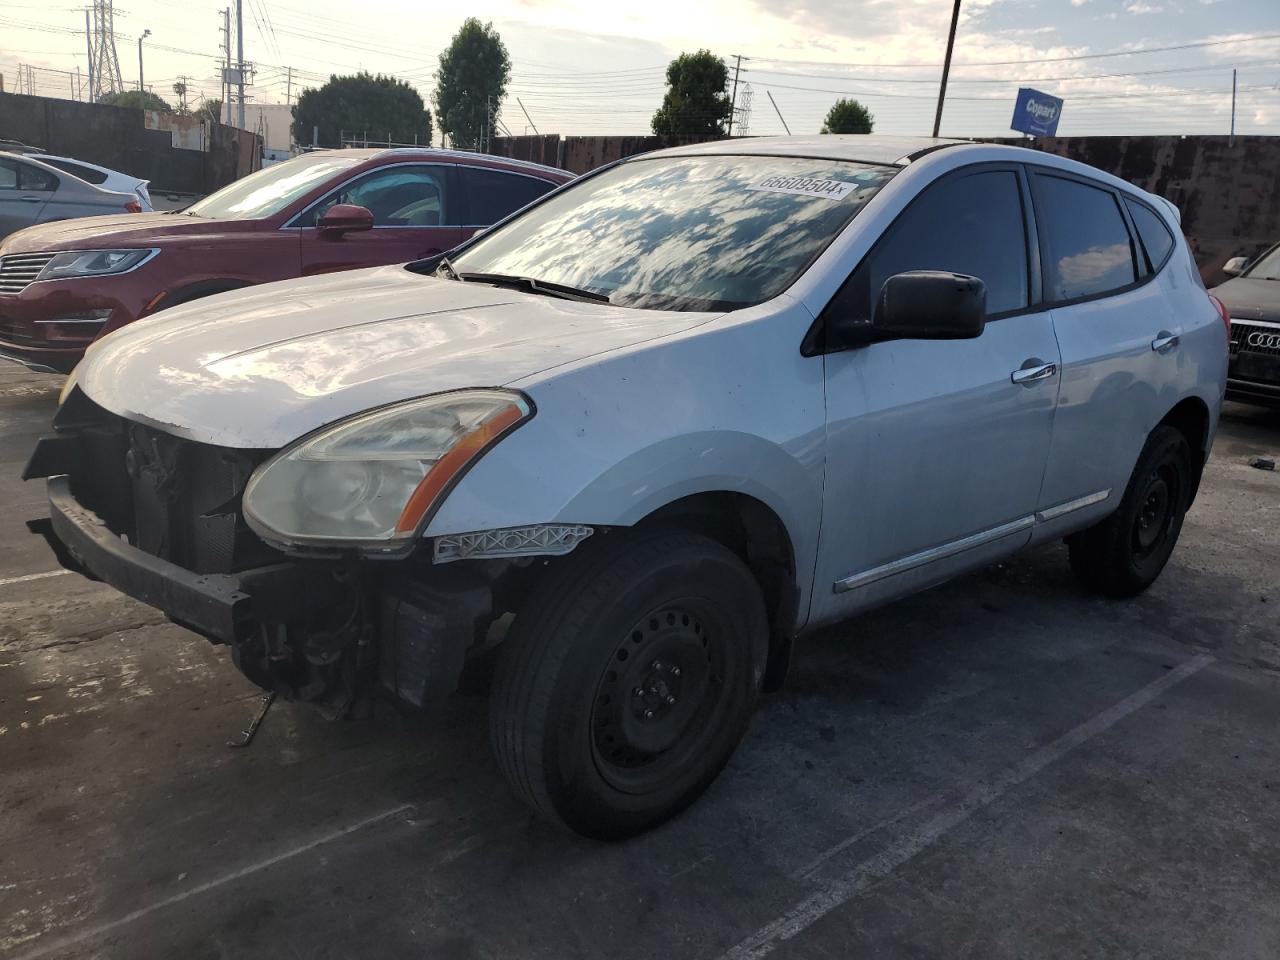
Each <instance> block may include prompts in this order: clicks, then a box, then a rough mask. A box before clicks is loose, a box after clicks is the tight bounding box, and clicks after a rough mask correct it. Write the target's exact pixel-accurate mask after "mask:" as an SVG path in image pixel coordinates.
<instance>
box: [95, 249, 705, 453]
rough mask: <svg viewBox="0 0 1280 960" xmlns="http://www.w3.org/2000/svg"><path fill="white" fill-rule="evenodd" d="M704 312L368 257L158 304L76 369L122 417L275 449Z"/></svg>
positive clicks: (527, 372)
mask: <svg viewBox="0 0 1280 960" xmlns="http://www.w3.org/2000/svg"><path fill="white" fill-rule="evenodd" d="M711 316H712V315H709V314H705V313H702V314H699V313H687V312H685V313H680V312H664V311H654V310H634V309H627V308H623V307H613V306H610V305H608V304H593V303H579V302H576V301H570V300H559V299H554V298H551V297H545V296H535V295H530V294H525V293H521V292H519V291H514V290H506V289H499V288H496V287H492V286H486V285H483V284H480V283H460V282H456V281H450V280H437V279H435V278H432V277H425V276H422V275H420V274H416V273H412V272H410V271H408V270H406V269H404V268H403V267H399V266H395V267H378V268H375V269H372V270H353V271H350V272H346V273H338V274H332V275H330V276H326V277H313V278H307V279H303V280H290V281H286V282H284V283H273V284H265V285H263V286H260V287H253V288H249V289H247V290H241V291H236V292H233V293H227V294H221V295H219V296H215V297H211V298H209V299H207V300H200V301H196V302H195V303H191V304H187V305H185V306H181V307H175V308H173V309H172V310H166V311H164V312H163V313H161V314H158V315H157V316H155V317H154V318H151V319H148V320H142V321H138V322H136V323H133V324H131V325H129V326H127V327H125V328H123V329H122V330H120V331H118V332H116V333H113V334H111V335H110V336H108V337H105V338H104V339H103V340H101V341H99V342H98V343H96V344H94V346H93V347H91V348H90V350H89V352H88V354H87V355H86V356H85V358H84V360H83V361H82V362H81V363H80V366H79V367H78V368H77V370H76V376H77V378H78V381H79V384H80V388H81V389H82V390H84V392H85V393H86V394H87V395H88V396H89V397H90V398H91V399H92V400H93V401H94V402H95V403H97V404H98V405H100V406H102V407H105V408H106V409H107V410H110V411H111V412H112V413H115V414H118V415H120V416H122V417H126V418H128V419H131V420H135V421H139V422H142V423H147V424H150V425H152V426H155V427H158V428H160V429H162V430H165V431H167V432H169V433H172V434H175V435H177V436H184V437H188V438H190V439H193V440H198V441H201V442H204V443H212V444H216V445H219V446H227V447H243V448H270V449H276V448H279V447H282V446H285V445H286V444H288V443H290V442H292V441H293V440H296V439H297V438H298V437H301V436H303V435H304V434H306V433H309V432H310V431H312V430H314V429H316V428H317V427H321V426H323V425H325V424H327V423H332V422H333V421H335V420H340V419H342V418H344V417H348V416H352V415H353V414H356V413H360V412H363V411H365V410H369V409H371V408H374V407H379V406H383V405H385V404H388V403H394V402H396V401H399V400H406V399H410V398H412V397H420V396H424V395H426V394H431V393H439V392H440V391H444V390H456V389H460V388H463V387H493V386H501V385H504V384H508V383H512V382H514V381H516V380H520V379H523V378H525V377H528V376H531V375H533V374H536V373H539V372H541V371H543V370H547V369H549V368H551V367H555V366H558V365H560V364H563V363H568V362H571V361H574V360H580V359H582V358H584V357H589V356H592V355H594V354H598V353H604V352H607V351H611V350H616V349H618V348H621V347H625V346H629V345H631V344H635V343H639V342H642V341H645V340H651V339H653V338H655V337H661V336H666V335H668V334H672V333H676V332H678V331H680V330H684V329H688V328H689V327H692V326H695V325H697V324H699V323H702V322H705V321H706V320H708V319H709V318H710V317H711Z"/></svg>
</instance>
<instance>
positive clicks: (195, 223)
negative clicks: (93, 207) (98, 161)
mask: <svg viewBox="0 0 1280 960" xmlns="http://www.w3.org/2000/svg"><path fill="white" fill-rule="evenodd" d="M130 196H131V195H130V194H124V193H122V194H120V198H121V199H122V200H124V199H128V198H129V197H130ZM135 199H136V198H135ZM256 229H259V221H253V220H208V219H200V218H199V217H187V216H183V215H182V214H180V213H121V214H113V215H111V216H106V217H77V218H75V219H73V220H55V221H52V222H50V223H40V224H37V225H36V226H34V227H27V228H26V229H24V230H19V231H18V232H17V233H14V234H12V235H10V236H9V237H8V238H7V239H6V240H5V241H4V242H3V243H0V255H4V254H10V253H48V252H49V251H53V250H97V249H118V248H120V247H132V246H143V247H150V246H156V245H163V243H164V242H165V241H166V240H168V239H170V238H178V237H187V236H191V235H193V234H194V235H200V234H215V233H218V234H221V233H244V232H246V231H251V230H256Z"/></svg>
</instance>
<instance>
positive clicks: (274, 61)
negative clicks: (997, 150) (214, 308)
mask: <svg viewBox="0 0 1280 960" xmlns="http://www.w3.org/2000/svg"><path fill="white" fill-rule="evenodd" d="M225 2H226V0H184V2H182V3H171V2H159V0H120V2H119V3H118V4H117V6H118V7H119V8H120V9H119V10H118V11H117V13H116V15H115V21H116V26H115V32H116V49H117V56H118V58H119V62H120V68H121V73H122V76H123V79H124V83H125V85H126V86H127V87H130V88H135V87H136V85H137V82H138V44H137V38H138V36H139V35H140V34H141V33H142V32H143V31H144V30H147V29H149V30H150V31H151V35H150V36H149V37H147V38H146V39H145V40H144V41H143V56H144V58H145V59H144V65H145V80H146V84H147V87H148V88H149V89H151V90H153V91H154V92H155V93H157V94H159V95H161V96H163V97H165V98H166V99H168V100H169V101H171V102H174V103H176V102H177V97H176V95H175V94H174V92H173V90H172V85H173V84H174V83H175V82H177V81H178V80H179V79H180V78H182V77H187V78H189V79H188V81H187V84H188V88H189V90H190V93H189V95H188V99H189V101H192V102H195V101H198V100H199V99H200V97H201V96H206V97H209V98H216V97H218V96H219V80H218V73H217V69H218V66H219V61H220V60H221V57H222V55H223V54H222V52H221V49H220V45H221V43H222V29H221V28H222V14H221V9H222V6H223V5H225ZM230 2H232V3H233V4H234V0H230ZM243 2H244V21H245V22H244V41H245V60H246V61H249V62H252V63H253V64H255V67H256V71H255V75H254V83H253V86H252V87H251V88H250V90H249V98H250V100H251V101H256V102H264V103H285V102H286V99H287V97H289V95H290V94H292V96H294V97H296V95H297V91H298V89H300V88H302V87H307V86H318V85H320V84H321V83H323V82H324V80H325V79H326V78H327V77H328V76H329V75H330V74H331V73H335V72H336V73H350V72H354V71H355V70H357V69H363V70H368V71H371V72H375V73H377V72H380V73H389V74H392V75H394V76H397V77H400V78H402V79H404V80H406V81H408V82H410V83H412V84H413V85H414V86H415V87H417V89H418V90H419V92H420V93H421V94H422V95H423V98H424V99H425V100H426V101H427V103H428V106H430V96H431V92H432V90H433V89H434V80H433V73H434V71H435V69H436V67H437V64H438V57H439V53H440V50H441V49H442V48H444V47H445V46H446V45H447V44H448V42H449V39H450V37H451V35H452V34H453V33H454V32H455V31H456V30H457V29H458V27H459V26H460V25H461V22H462V20H463V18H464V16H467V15H472V16H476V17H479V18H480V19H481V20H484V21H491V22H492V23H493V25H494V27H495V28H496V29H497V30H498V32H499V33H500V34H501V36H502V38H503V41H504V42H505V44H506V46H507V50H508V52H509V54H510V57H511V60H512V82H511V85H510V89H509V92H508V96H507V99H506V101H505V102H504V103H503V105H502V111H501V121H502V125H503V128H504V129H506V130H509V131H510V132H511V133H512V134H523V133H532V132H534V130H537V131H538V132H540V133H563V134H601V135H604V134H646V133H649V132H650V131H649V119H650V117H651V116H652V114H653V111H654V110H655V109H656V108H657V106H658V105H659V103H660V102H661V99H662V94H663V90H664V88H665V79H664V71H665V68H666V64H667V63H668V62H669V61H670V60H671V58H672V57H674V56H676V55H677V54H679V53H680V52H682V51H692V50H697V49H699V48H707V49H710V50H711V51H713V52H714V53H716V54H717V55H719V56H721V57H723V58H724V59H725V60H726V62H727V63H728V64H729V68H730V74H731V76H732V74H733V72H734V70H735V67H737V70H738V80H739V83H738V94H737V98H738V105H739V107H741V108H744V111H743V114H740V115H739V119H738V121H737V126H738V130H737V131H735V132H746V133H749V134H754V135H770V134H780V133H783V132H784V126H783V124H784V122H785V124H786V127H787V128H789V129H790V131H791V132H792V133H816V132H817V131H818V129H819V128H820V127H821V124H822V118H823V116H824V115H825V113H826V111H827V109H828V108H829V107H830V106H831V104H832V103H833V102H834V101H835V100H836V99H838V98H839V97H841V96H850V97H855V98H857V99H858V100H861V101H862V102H863V103H864V104H866V105H867V106H868V107H869V108H870V109H871V112H872V113H873V115H874V117H875V130H876V132H878V133H891V134H928V133H929V132H930V131H931V128H932V123H933V114H934V110H935V107H936V98H937V93H938V81H939V77H940V74H941V65H942V60H943V53H944V50H945V46H946V35H947V27H948V23H949V20H950V16H951V7H952V4H951V2H950V0H682V2H676V0H646V2H644V3H613V4H610V3H607V2H606V3H600V2H598V0H591V2H588V0H479V2H474V3H469V4H467V5H458V4H456V3H445V2H442V0H364V2H362V3H360V4H352V3H350V2H338V0H305V2H304V0H243ZM59 4H60V0H45V2H43V3H40V2H36V0H13V2H10V0H0V73H2V74H3V76H4V84H5V89H6V90H8V91H13V90H15V89H17V88H18V86H19V83H21V85H22V87H23V89H25V88H26V85H27V83H28V80H27V77H28V76H29V77H30V83H31V85H32V87H33V90H34V92H35V93H37V94H40V95H44V96H60V97H70V96H72V93H73V91H74V90H75V89H76V75H75V72H74V71H75V70H76V69H77V68H79V70H80V74H81V82H82V83H83V77H84V73H85V68H86V63H87V60H86V52H85V33H84V31H85V14H84V6H83V0H82V5H81V6H74V5H71V4H67V5H65V6H63V5H59ZM234 33H235V26H234V22H233V25H232V34H233V36H234ZM1171 48H1172V49H1171ZM739 56H741V58H742V59H741V61H740V64H739V61H738V60H737V59H736V58H737V57H739ZM22 65H29V66H30V68H31V69H30V71H29V72H24V73H23V75H22V77H21V79H20V76H19V74H20V71H22V70H23V67H22ZM288 68H292V85H290V82H289V77H290V71H289V69H288ZM1233 68H1235V69H1236V70H1237V84H1238V90H1237V108H1236V132H1237V133H1241V134H1272V135H1278V134H1280V0H962V7H961V16H960V23H959V29H958V31H957V35H956V48H955V57H954V61H953V67H952V76H951V83H950V85H949V87H948V98H947V104H946V109H945V112H944V116H943V122H942V134H943V136H957V137H963V136H1000V135H1008V134H1009V133H1010V131H1009V119H1010V117H1011V115H1012V111H1013V103H1014V99H1015V96H1016V94H1017V89H1018V87H1019V86H1032V87H1035V88H1036V89H1039V90H1042V91H1045V92H1047V93H1051V94H1054V95H1056V96H1060V97H1063V98H1064V99H1065V101H1066V104H1065V106H1064V108H1063V113H1062V120H1061V124H1060V126H1059V130H1058V132H1059V134H1060V135H1065V136H1073V135H1119V134H1127V133H1133V134H1140V133H1176V134H1205V133H1227V132H1228V130H1229V127H1230V123H1231V85H1232V69H1233ZM770 96H771V97H772V100H771V99H770ZM744 119H745V130H744V129H743V126H744V124H743V121H744Z"/></svg>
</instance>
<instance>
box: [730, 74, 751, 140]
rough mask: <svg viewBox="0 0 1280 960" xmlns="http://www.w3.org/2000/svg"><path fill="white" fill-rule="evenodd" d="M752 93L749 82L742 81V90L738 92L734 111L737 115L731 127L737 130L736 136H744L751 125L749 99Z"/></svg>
mask: <svg viewBox="0 0 1280 960" xmlns="http://www.w3.org/2000/svg"><path fill="white" fill-rule="evenodd" d="M753 96H754V93H753V92H752V90H751V84H749V83H744V84H743V85H742V92H741V93H740V94H738V107H737V109H736V110H735V111H734V112H735V113H736V114H737V117H736V118H735V119H734V121H733V129H734V130H736V131H738V136H740V137H745V136H747V135H748V132H747V131H748V130H749V129H750V127H751V99H752V97H753Z"/></svg>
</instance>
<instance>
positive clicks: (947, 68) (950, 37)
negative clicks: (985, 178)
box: [933, 0, 960, 137]
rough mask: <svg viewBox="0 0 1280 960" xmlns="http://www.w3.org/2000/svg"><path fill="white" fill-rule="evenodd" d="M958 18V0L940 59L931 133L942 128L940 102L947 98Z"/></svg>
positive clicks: (952, 13)
mask: <svg viewBox="0 0 1280 960" xmlns="http://www.w3.org/2000/svg"><path fill="white" fill-rule="evenodd" d="M959 20H960V0H956V5H955V7H953V8H952V10H951V32H950V33H948V34H947V57H946V59H945V60H943V61H942V86H941V87H939V89H938V112H937V113H935V114H934V115H933V135H934V136H935V137H936V136H937V135H938V131H939V130H941V129H942V104H943V103H944V102H945V101H946V99H947V75H948V74H950V73H951V51H952V50H953V49H955V45H956V24H957V23H958V22H959Z"/></svg>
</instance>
